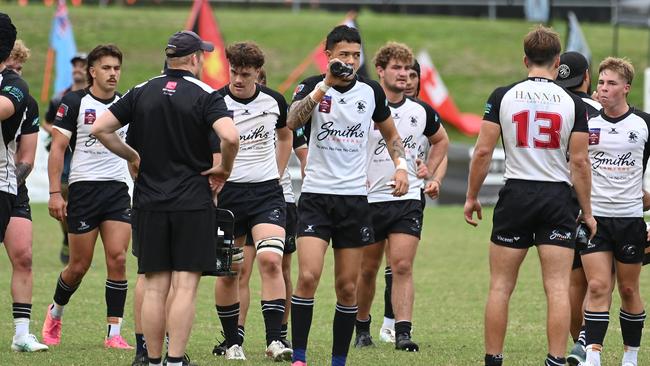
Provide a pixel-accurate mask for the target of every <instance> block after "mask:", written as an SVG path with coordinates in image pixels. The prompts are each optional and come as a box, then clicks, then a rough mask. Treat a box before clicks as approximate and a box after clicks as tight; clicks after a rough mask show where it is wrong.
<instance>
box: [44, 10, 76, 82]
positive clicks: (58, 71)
mask: <svg viewBox="0 0 650 366" xmlns="http://www.w3.org/2000/svg"><path fill="white" fill-rule="evenodd" d="M50 49H51V50H53V51H54V54H55V62H54V63H55V78H54V93H55V94H56V93H60V92H62V91H64V90H65V89H67V88H69V87H70V86H71V85H72V63H70V60H72V58H73V57H74V55H75V54H76V53H77V46H76V45H75V42H74V34H73V33H72V24H71V23H70V19H68V8H67V6H66V5H65V0H59V2H58V5H57V7H56V13H54V19H53V20H52V29H51V31H50ZM48 72H51V70H49V71H48V70H46V73H48ZM47 87H49V85H48V86H47Z"/></svg>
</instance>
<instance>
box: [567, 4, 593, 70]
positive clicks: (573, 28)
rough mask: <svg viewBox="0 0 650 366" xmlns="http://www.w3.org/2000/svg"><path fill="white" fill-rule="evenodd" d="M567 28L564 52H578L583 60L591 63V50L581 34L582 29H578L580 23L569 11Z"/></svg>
mask: <svg viewBox="0 0 650 366" xmlns="http://www.w3.org/2000/svg"><path fill="white" fill-rule="evenodd" d="M567 18H568V22H567V25H568V26H569V31H568V32H567V40H566V47H565V50H566V51H567V52H568V51H576V52H580V53H581V54H582V55H583V56H585V58H586V59H587V60H588V61H589V63H591V49H589V45H588V44H587V39H585V35H584V33H582V28H580V23H579V22H578V17H576V15H575V13H574V12H572V11H570V12H569V14H568V15H567Z"/></svg>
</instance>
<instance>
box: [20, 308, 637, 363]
mask: <svg viewBox="0 0 650 366" xmlns="http://www.w3.org/2000/svg"><path fill="white" fill-rule="evenodd" d="M14 326H15V327H16V337H21V336H24V335H28V334H29V318H17V319H14ZM635 359H636V358H635Z"/></svg>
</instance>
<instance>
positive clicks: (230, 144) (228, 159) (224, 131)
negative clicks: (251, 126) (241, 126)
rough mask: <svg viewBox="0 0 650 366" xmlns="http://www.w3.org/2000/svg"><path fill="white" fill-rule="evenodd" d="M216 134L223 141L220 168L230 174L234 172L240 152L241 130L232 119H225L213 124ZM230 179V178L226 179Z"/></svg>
mask: <svg viewBox="0 0 650 366" xmlns="http://www.w3.org/2000/svg"><path fill="white" fill-rule="evenodd" d="M212 128H213V129H214V132H216V133H217V136H219V139H220V140H221V164H220V166H221V167H223V169H224V170H225V171H226V172H227V173H228V176H230V173H231V172H232V167H233V164H234V162H235V156H237V153H238V152H239V130H237V127H235V122H233V120H232V118H230V117H223V118H220V119H218V120H216V121H215V122H214V123H213V124H212ZM226 178H228V177H226Z"/></svg>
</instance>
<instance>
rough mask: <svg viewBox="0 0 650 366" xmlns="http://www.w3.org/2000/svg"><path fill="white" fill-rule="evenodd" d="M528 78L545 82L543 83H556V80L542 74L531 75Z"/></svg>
mask: <svg viewBox="0 0 650 366" xmlns="http://www.w3.org/2000/svg"><path fill="white" fill-rule="evenodd" d="M528 80H530V81H536V82H543V83H555V80H552V79H547V78H543V77H541V76H529V77H528Z"/></svg>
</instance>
